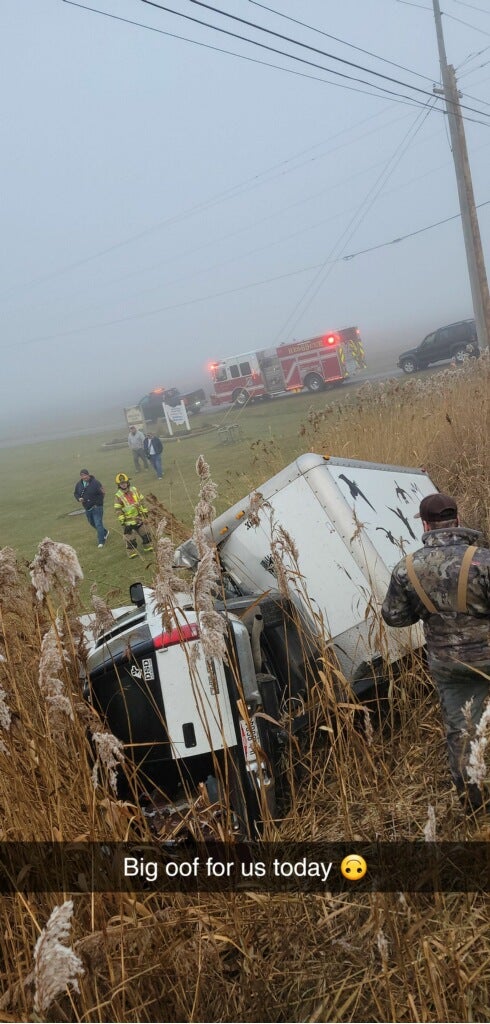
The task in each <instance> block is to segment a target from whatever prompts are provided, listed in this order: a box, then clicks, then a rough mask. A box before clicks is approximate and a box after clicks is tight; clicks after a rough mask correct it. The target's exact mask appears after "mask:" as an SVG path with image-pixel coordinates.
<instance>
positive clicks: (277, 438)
mask: <svg viewBox="0 0 490 1024" xmlns="http://www.w3.org/2000/svg"><path fill="white" fill-rule="evenodd" d="M356 391H357V388H350V389H347V388H346V389H345V391H344V392H342V391H341V390H340V389H336V390H335V391H332V392H331V393H326V392H324V393H322V394H319V395H314V396H312V395H309V394H305V395H294V396H291V397H290V398H284V399H280V400H276V401H273V402H267V403H262V404H258V405H254V406H251V407H250V408H249V409H245V410H243V411H240V412H239V411H237V410H234V409H232V410H229V411H228V412H223V411H222V410H221V409H217V410H216V411H215V412H214V413H210V414H208V415H206V416H201V417H195V418H194V419H192V420H191V425H192V427H193V430H196V431H197V430H199V429H200V428H206V427H208V426H209V425H210V424H211V423H213V424H220V423H232V422H235V421H237V422H238V423H239V424H240V427H241V429H242V436H241V439H240V440H238V441H236V442H235V443H233V444H223V443H221V442H220V439H219V437H218V433H217V431H216V430H213V431H210V432H207V433H203V434H201V435H198V436H193V435H192V434H191V435H190V436H188V437H186V438H185V439H182V440H175V441H167V442H165V440H164V435H165V433H166V431H165V427H164V426H163V427H161V428H160V429H159V432H160V434H161V436H162V439H163V440H164V455H163V459H164V469H165V476H164V479H163V480H157V479H156V477H155V474H154V472H153V470H148V471H147V472H141V473H140V474H139V475H136V474H134V472H133V465H132V458H131V455H130V453H129V449H127V447H123V448H121V449H116V450H109V451H107V450H103V449H102V447H101V446H102V444H103V442H106V441H110V440H112V439H113V437H114V431H112V433H109V432H107V433H100V434H96V435H92V436H90V437H78V438H69V439H66V438H65V439H62V440H57V441H49V442H42V443H39V444H35V443H34V444H31V445H26V446H19V447H16V448H7V449H3V450H2V451H1V452H0V469H1V474H2V478H3V481H4V486H3V488H2V489H1V491H0V521H1V523H2V537H1V544H2V546H6V545H8V546H10V547H13V548H14V549H15V550H16V551H18V552H19V554H20V555H21V556H22V557H24V558H25V559H26V560H27V561H29V562H30V561H31V560H32V558H33V557H34V555H35V552H36V549H37V545H38V543H39V541H41V540H42V539H43V538H44V537H51V538H52V539H53V540H56V541H61V542H62V543H65V544H71V545H72V546H73V547H74V548H75V550H76V551H77V554H78V557H79V559H80V563H81V565H82V568H83V571H84V575H85V586H84V587H83V594H84V597H85V599H87V597H88V594H89V589H90V585H91V584H93V583H96V584H97V587H98V592H99V594H101V595H106V594H108V593H110V594H111V601H112V604H114V603H116V604H117V603H118V602H119V600H121V601H122V602H124V603H125V601H126V597H127V593H128V587H129V584H130V583H131V582H132V581H133V580H135V579H141V580H143V581H145V582H150V580H151V576H152V562H151V558H152V556H151V555H146V556H145V557H144V558H143V557H142V555H141V554H140V557H139V559H138V560H136V559H134V560H132V561H129V560H128V559H127V556H126V552H125V547H124V542H123V537H122V532H121V529H120V527H119V523H118V522H117V519H116V517H115V514H114V511H113V496H114V494H115V491H116V485H115V483H114V477H115V475H116V473H118V472H120V471H123V472H126V473H128V475H130V476H132V479H133V482H134V483H136V484H137V485H138V487H139V488H140V489H141V490H142V492H143V493H144V494H145V495H147V494H149V493H151V494H154V495H155V496H156V497H157V498H158V499H159V501H161V502H162V503H163V505H164V506H165V507H166V508H167V509H168V510H169V511H171V512H172V513H173V514H174V515H175V516H176V517H177V518H178V519H179V520H181V521H182V522H183V523H185V524H186V525H188V526H189V533H190V532H191V528H192V519H193V510H194V506H195V503H196V500H197V494H198V481H197V477H196V474H195V462H196V458H197V456H198V455H199V454H201V453H202V454H203V455H204V456H205V458H206V459H207V461H208V462H209V464H210V467H211V472H212V476H213V479H214V480H215V482H216V483H217V484H218V486H219V495H218V501H217V509H218V511H223V510H224V509H225V508H227V507H228V506H229V505H230V504H233V503H234V502H235V501H237V500H238V499H239V498H241V497H243V495H245V494H247V493H248V491H249V490H251V489H252V488H253V487H256V486H258V485H259V484H260V483H261V482H263V481H264V480H266V479H268V478H269V477H270V476H272V475H273V474H274V473H276V472H278V471H279V470H280V469H281V468H282V467H283V466H285V465H287V464H288V462H290V461H291V460H292V459H294V458H295V457H296V456H297V455H298V454H300V453H301V452H302V451H304V450H305V442H304V441H303V440H302V438H301V436H300V433H299V431H300V427H301V424H302V423H303V422H304V421H306V418H307V415H308V411H309V410H310V409H312V408H313V409H321V408H323V407H324V405H325V403H326V401H328V400H329V399H330V398H331V397H335V399H336V400H337V398H338V399H340V398H341V399H342V401H343V402H344V401H345V402H346V403H350V402H351V401H352V400H353V398H354V394H355V392H356ZM159 427H160V425H159ZM61 429H62V427H61V424H60V430H61ZM118 436H119V437H121V438H125V437H126V436H127V431H126V428H125V426H124V424H123V423H122V424H121V430H120V431H119V432H118ZM82 467H87V468H88V469H89V470H90V472H91V473H93V474H94V476H96V477H97V478H98V479H99V480H101V482H102V484H103V485H104V487H105V489H106V503H105V513H104V523H105V525H106V527H107V528H108V529H109V530H110V538H109V540H108V542H107V545H106V547H105V548H103V549H102V550H99V549H98V547H97V541H96V534H95V531H94V530H92V529H91V527H90V526H89V525H88V523H87V520H86V518H85V515H84V514H81V515H76V516H68V515H67V513H69V512H71V511H74V510H76V509H77V505H76V503H75V500H74V498H73V489H74V486H75V483H76V481H77V480H78V479H79V472H80V469H81V468H82ZM114 591H120V593H119V594H114V593H113V592H114Z"/></svg>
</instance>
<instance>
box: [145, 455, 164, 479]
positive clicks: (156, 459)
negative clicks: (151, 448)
mask: <svg viewBox="0 0 490 1024" xmlns="http://www.w3.org/2000/svg"><path fill="white" fill-rule="evenodd" d="M148 458H149V460H150V462H151V464H152V466H153V469H154V470H155V473H156V475H157V477H158V479H159V480H161V479H162V476H163V470H162V456H161V455H149V456H148Z"/></svg>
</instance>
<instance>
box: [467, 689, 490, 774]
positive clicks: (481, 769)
mask: <svg viewBox="0 0 490 1024" xmlns="http://www.w3.org/2000/svg"><path fill="white" fill-rule="evenodd" d="M489 733H490V701H489V702H487V704H486V706H485V710H484V712H483V714H482V716H481V718H480V721H479V722H478V725H477V727H476V731H475V738H474V740H472V741H471V744H470V756H469V758H468V766H467V769H466V773H467V776H468V781H469V782H470V783H471V784H472V785H475V786H478V788H479V789H483V785H484V782H485V780H486V777H487V766H486V764H485V752H486V749H487V746H488V736H489Z"/></svg>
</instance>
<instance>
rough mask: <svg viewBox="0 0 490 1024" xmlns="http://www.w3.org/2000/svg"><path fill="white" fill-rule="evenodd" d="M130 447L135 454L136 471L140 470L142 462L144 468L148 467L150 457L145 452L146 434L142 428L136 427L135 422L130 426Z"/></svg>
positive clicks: (133, 454)
mask: <svg viewBox="0 0 490 1024" xmlns="http://www.w3.org/2000/svg"><path fill="white" fill-rule="evenodd" d="M128 448H129V450H130V452H131V454H132V456H133V462H134V468H135V470H136V472H137V473H139V472H140V462H142V464H143V469H148V459H147V457H146V454H145V435H144V433H143V431H142V430H138V428H137V427H135V425H134V423H133V424H132V425H131V426H130V428H129V434H128Z"/></svg>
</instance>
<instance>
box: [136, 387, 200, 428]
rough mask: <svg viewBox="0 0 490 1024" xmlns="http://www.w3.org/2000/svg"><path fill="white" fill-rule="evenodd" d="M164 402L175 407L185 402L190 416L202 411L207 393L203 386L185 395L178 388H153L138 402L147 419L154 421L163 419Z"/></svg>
mask: <svg viewBox="0 0 490 1024" xmlns="http://www.w3.org/2000/svg"><path fill="white" fill-rule="evenodd" d="M162 402H165V404H166V405H170V406H173V407H175V406H176V405H179V404H180V402H183V403H184V405H185V407H186V409H187V412H188V414H189V416H193V415H194V414H195V413H198V412H200V411H201V409H202V407H203V405H205V404H206V395H205V393H204V391H203V389H202V388H199V389H198V390H197V391H189V392H188V393H187V394H185V395H182V394H181V393H180V391H179V390H178V389H177V388H163V387H157V388H153V390H152V391H150V394H149V395H145V396H144V397H143V398H142V399H141V401H140V402H138V405H139V407H140V409H141V411H142V413H143V416H144V417H145V420H147V421H148V422H149V423H154V422H155V420H157V419H160V418H161V419H163V409H162Z"/></svg>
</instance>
